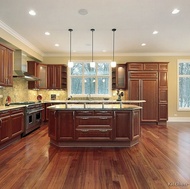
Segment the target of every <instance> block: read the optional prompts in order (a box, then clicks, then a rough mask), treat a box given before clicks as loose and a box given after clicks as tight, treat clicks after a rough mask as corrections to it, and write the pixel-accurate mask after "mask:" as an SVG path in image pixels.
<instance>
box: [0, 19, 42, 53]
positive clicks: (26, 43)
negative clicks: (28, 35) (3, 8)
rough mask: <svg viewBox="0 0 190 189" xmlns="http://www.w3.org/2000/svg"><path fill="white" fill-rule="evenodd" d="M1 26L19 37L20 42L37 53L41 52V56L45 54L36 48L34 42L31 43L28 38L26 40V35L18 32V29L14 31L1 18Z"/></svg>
mask: <svg viewBox="0 0 190 189" xmlns="http://www.w3.org/2000/svg"><path fill="white" fill-rule="evenodd" d="M0 28H2V29H3V30H4V31H6V32H7V33H9V34H10V35H11V36H13V37H15V38H16V39H18V40H19V41H20V42H22V43H23V44H24V45H26V46H28V47H29V48H30V49H32V50H33V51H35V52H36V53H38V54H40V55H41V56H44V53H43V52H42V51H41V50H39V49H38V48H36V47H35V46H34V45H33V44H32V43H30V42H29V41H28V40H26V39H25V38H24V37H22V36H21V35H20V34H18V33H17V32H16V31H14V30H13V29H12V28H11V27H9V26H8V25H6V24H5V23H4V22H2V21H1V20H0Z"/></svg>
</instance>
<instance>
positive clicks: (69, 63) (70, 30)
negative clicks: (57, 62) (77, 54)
mask: <svg viewBox="0 0 190 189" xmlns="http://www.w3.org/2000/svg"><path fill="white" fill-rule="evenodd" d="M68 31H69V32H70V60H69V61H68V66H69V68H72V67H73V62H72V61H71V38H72V36H71V32H72V31H73V29H68Z"/></svg>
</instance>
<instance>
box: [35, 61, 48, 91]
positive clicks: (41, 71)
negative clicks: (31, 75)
mask: <svg viewBox="0 0 190 189" xmlns="http://www.w3.org/2000/svg"><path fill="white" fill-rule="evenodd" d="M37 77H38V78H39V79H40V81H38V83H39V84H38V85H39V88H40V89H47V66H46V65H42V64H38V65H37Z"/></svg>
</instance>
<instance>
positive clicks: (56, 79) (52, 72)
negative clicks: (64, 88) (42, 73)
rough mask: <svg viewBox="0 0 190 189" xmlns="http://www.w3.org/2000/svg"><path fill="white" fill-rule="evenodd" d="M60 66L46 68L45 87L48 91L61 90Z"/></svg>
mask: <svg viewBox="0 0 190 189" xmlns="http://www.w3.org/2000/svg"><path fill="white" fill-rule="evenodd" d="M61 71H62V70H61V66H59V65H48V66H47V86H48V89H61Z"/></svg>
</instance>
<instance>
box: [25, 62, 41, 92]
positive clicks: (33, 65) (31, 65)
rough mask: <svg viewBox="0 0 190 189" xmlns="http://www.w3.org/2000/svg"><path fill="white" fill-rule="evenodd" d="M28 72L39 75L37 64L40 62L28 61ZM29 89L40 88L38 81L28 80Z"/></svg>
mask: <svg viewBox="0 0 190 189" xmlns="http://www.w3.org/2000/svg"><path fill="white" fill-rule="evenodd" d="M27 64H28V70H27V71H28V73H29V74H31V75H34V76H36V77H37V66H38V62H35V61H27ZM28 89H39V83H38V81H28Z"/></svg>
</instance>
